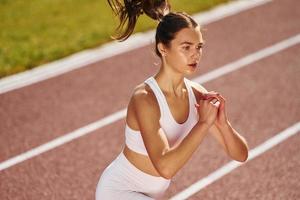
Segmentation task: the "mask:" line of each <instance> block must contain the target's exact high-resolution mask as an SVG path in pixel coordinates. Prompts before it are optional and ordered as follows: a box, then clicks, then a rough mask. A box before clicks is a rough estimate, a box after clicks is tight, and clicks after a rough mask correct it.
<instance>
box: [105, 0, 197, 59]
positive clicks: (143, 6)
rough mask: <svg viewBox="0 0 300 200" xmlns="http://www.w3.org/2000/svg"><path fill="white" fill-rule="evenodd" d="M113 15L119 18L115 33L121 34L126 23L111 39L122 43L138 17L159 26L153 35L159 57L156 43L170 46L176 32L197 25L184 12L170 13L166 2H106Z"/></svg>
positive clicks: (163, 0)
mask: <svg viewBox="0 0 300 200" xmlns="http://www.w3.org/2000/svg"><path fill="white" fill-rule="evenodd" d="M107 1H108V3H109V5H110V7H111V8H112V10H113V12H114V13H115V15H117V16H119V19H120V24H119V26H118V27H117V29H116V30H117V32H121V31H122V29H123V27H124V25H125V23H126V21H127V20H128V22H127V26H126V28H125V31H124V32H123V33H121V34H120V35H119V36H117V37H113V39H116V40H119V41H124V40H126V39H127V38H128V37H129V36H130V35H131V34H132V32H133V30H134V27H135V24H136V22H137V19H138V17H139V16H140V15H141V14H143V13H145V14H146V15H148V16H149V17H151V18H152V19H154V20H158V21H159V24H158V26H157V28H156V34H155V51H156V54H157V55H158V56H159V57H161V54H160V52H159V51H158V48H157V45H158V43H162V44H164V45H165V46H166V47H169V46H170V42H171V41H172V40H173V39H174V38H175V35H176V33H177V32H178V31H180V30H181V29H183V28H196V27H197V26H199V25H198V23H197V22H196V21H195V20H194V19H193V18H192V17H191V16H190V15H188V14H187V13H185V12H170V5H169V4H168V2H167V0H123V2H124V3H123V4H122V3H121V2H120V1H122V0H107Z"/></svg>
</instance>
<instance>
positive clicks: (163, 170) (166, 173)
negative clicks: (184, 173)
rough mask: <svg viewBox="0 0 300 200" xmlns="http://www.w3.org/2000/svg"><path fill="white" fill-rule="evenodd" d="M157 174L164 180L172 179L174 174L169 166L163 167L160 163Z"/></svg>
mask: <svg viewBox="0 0 300 200" xmlns="http://www.w3.org/2000/svg"><path fill="white" fill-rule="evenodd" d="M157 172H158V173H159V175H160V176H161V177H163V178H165V179H172V178H173V177H174V176H175V174H176V172H175V171H174V169H172V168H171V167H170V166H168V165H164V164H162V163H160V164H158V166H157Z"/></svg>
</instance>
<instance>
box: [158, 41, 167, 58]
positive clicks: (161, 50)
mask: <svg viewBox="0 0 300 200" xmlns="http://www.w3.org/2000/svg"><path fill="white" fill-rule="evenodd" d="M157 48H158V51H159V53H160V54H161V55H162V56H163V57H164V56H166V55H167V54H166V53H167V52H166V47H165V45H164V44H162V43H158V44H157Z"/></svg>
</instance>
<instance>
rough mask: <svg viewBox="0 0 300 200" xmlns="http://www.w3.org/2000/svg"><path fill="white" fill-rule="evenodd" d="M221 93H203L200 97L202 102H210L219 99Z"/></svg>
mask: <svg viewBox="0 0 300 200" xmlns="http://www.w3.org/2000/svg"><path fill="white" fill-rule="evenodd" d="M218 94H219V93H217V92H215V91H212V92H208V93H202V94H201V96H200V100H208V99H210V98H213V97H215V98H216V97H217V96H218Z"/></svg>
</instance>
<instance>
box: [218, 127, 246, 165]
mask: <svg viewBox="0 0 300 200" xmlns="http://www.w3.org/2000/svg"><path fill="white" fill-rule="evenodd" d="M218 129H219V131H220V132H221V134H222V136H223V138H224V140H225V143H226V146H227V149H228V154H229V155H230V157H231V158H232V159H234V160H236V161H240V162H245V161H246V160H247V159H248V151H249V148H248V144H247V142H246V140H245V139H244V138H243V137H242V136H241V135H240V134H239V133H238V132H237V131H236V130H235V129H234V128H233V127H232V126H231V124H230V122H229V121H228V122H227V123H226V124H225V125H223V126H221V127H218Z"/></svg>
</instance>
